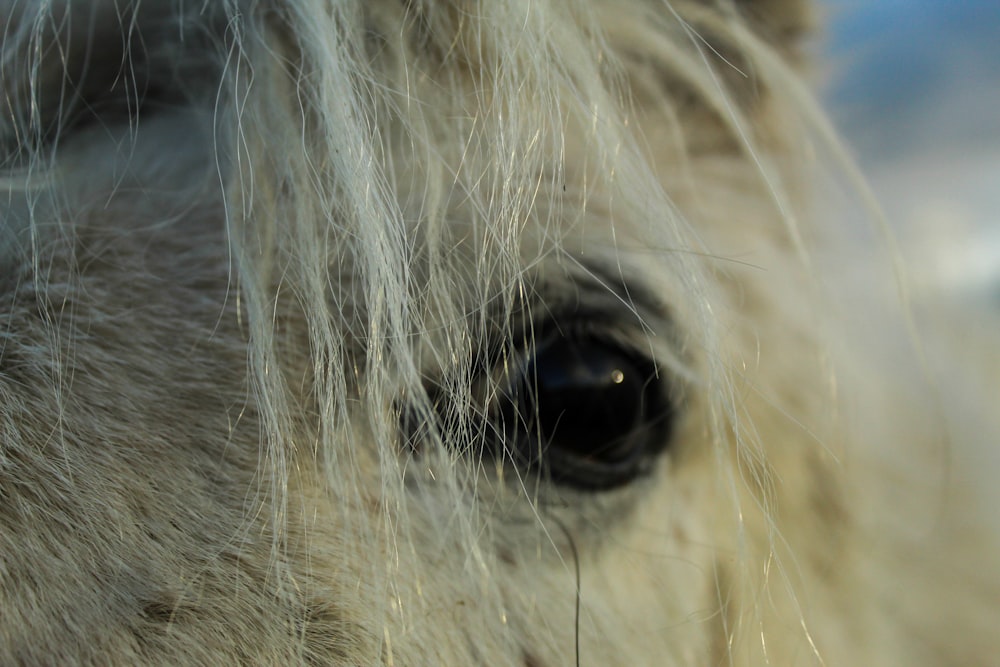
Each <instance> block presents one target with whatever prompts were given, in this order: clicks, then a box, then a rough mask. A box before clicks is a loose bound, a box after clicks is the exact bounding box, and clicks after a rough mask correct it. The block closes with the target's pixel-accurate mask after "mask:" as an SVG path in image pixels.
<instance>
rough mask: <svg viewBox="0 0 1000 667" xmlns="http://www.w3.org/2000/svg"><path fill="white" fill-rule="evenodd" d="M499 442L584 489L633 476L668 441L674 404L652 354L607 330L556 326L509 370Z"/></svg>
mask: <svg viewBox="0 0 1000 667" xmlns="http://www.w3.org/2000/svg"><path fill="white" fill-rule="evenodd" d="M508 380H509V384H508V387H507V390H506V393H505V395H504V396H503V398H502V399H501V400H500V406H499V410H498V414H497V420H498V422H499V423H497V424H496V432H497V433H498V434H500V438H501V440H502V442H498V443H497V445H498V447H500V448H502V451H503V452H504V453H505V454H506V455H508V456H510V457H512V458H513V459H514V462H515V463H516V464H517V465H518V466H519V467H522V468H527V469H529V470H531V469H534V470H540V471H541V472H542V473H543V474H544V475H546V476H547V477H549V478H551V479H552V480H553V481H555V482H557V483H560V484H565V485H568V486H572V487H576V488H580V489H592V490H598V489H609V488H613V487H616V486H620V485H622V484H625V483H627V482H630V481H632V480H633V479H634V478H636V477H638V476H639V475H640V474H642V473H643V472H645V471H646V470H647V469H648V468H649V467H650V465H651V463H652V461H653V458H654V456H655V454H657V453H659V452H660V451H661V450H662V449H663V448H664V447H665V446H666V445H667V442H668V439H669V436H670V431H671V430H672V422H673V418H674V408H673V406H672V405H671V404H670V402H669V401H668V400H667V397H666V396H665V395H664V391H663V386H662V382H661V380H660V379H659V378H658V377H657V373H656V368H655V365H654V363H653V361H652V360H651V359H649V358H648V357H647V356H645V355H643V354H640V353H638V352H637V351H636V350H634V349H631V348H630V347H628V346H626V345H623V344H621V343H619V342H617V341H615V340H613V339H611V338H610V337H602V336H601V335H600V334H599V333H592V332H588V331H573V330H568V331H553V332H550V333H548V334H547V335H543V336H542V337H540V338H538V339H537V340H536V341H535V343H534V345H531V346H529V347H528V348H527V350H526V351H525V353H524V355H523V357H522V358H521V360H520V363H517V364H515V365H514V366H513V367H512V368H511V370H510V371H509V372H508Z"/></svg>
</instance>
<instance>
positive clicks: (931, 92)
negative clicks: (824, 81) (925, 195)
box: [826, 0, 1000, 159]
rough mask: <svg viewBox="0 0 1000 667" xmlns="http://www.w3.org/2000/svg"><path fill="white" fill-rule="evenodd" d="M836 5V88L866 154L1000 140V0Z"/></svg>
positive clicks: (877, 0)
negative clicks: (920, 146)
mask: <svg viewBox="0 0 1000 667" xmlns="http://www.w3.org/2000/svg"><path fill="white" fill-rule="evenodd" d="M826 5H827V6H828V7H829V12H828V13H829V16H830V18H831V19H832V22H830V24H829V26H828V33H827V43H826V47H827V49H828V50H829V51H830V52H831V53H832V54H833V56H834V62H835V63H836V64H837V67H836V76H835V77H834V82H833V84H832V86H831V88H830V90H829V91H828V97H829V99H830V100H831V102H832V103H833V108H834V115H835V117H836V118H837V119H838V120H839V121H840V122H841V124H842V126H844V127H845V129H846V130H847V131H848V133H850V134H852V135H853V136H854V138H855V142H856V143H859V144H860V145H859V146H858V148H859V150H860V151H861V153H862V155H863V156H865V157H868V158H872V159H874V158H878V157H881V156H882V154H885V155H886V156H895V155H896V154H899V153H901V152H905V151H907V150H910V148H911V147H912V146H913V145H914V144H917V145H921V144H927V145H929V146H930V145H933V146H934V147H935V148H943V147H944V146H946V145H949V144H950V145H956V144H966V145H979V144H981V143H982V142H986V143H988V144H990V145H991V146H1000V0H826ZM946 119H950V122H945V120H946Z"/></svg>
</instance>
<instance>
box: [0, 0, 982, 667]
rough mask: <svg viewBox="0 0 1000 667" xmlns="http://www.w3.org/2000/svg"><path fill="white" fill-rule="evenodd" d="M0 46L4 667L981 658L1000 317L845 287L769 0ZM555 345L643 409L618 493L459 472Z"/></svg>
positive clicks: (419, 11)
mask: <svg viewBox="0 0 1000 667" xmlns="http://www.w3.org/2000/svg"><path fill="white" fill-rule="evenodd" d="M126 5H127V6H126ZM0 15H4V16H8V17H9V18H8V23H7V25H6V28H5V31H4V36H3V52H2V58H3V60H2V63H0V76H2V80H0V83H2V91H3V97H2V103H3V110H2V113H0V142H2V149H3V156H4V162H3V166H2V171H0V182H2V187H3V188H4V190H5V193H6V194H5V198H4V201H3V203H2V205H0V206H2V208H0V211H2V212H3V218H2V223H0V225H2V230H3V236H2V237H0V265H2V267H3V273H2V279H0V332H2V333H0V434H2V435H0V438H2V439H0V554H3V556H2V559H0V663H2V664H26V665H32V664H94V665H97V664H101V665H103V664H122V665H131V664H164V665H177V664H278V663H286V664H300V663H301V664H306V663H307V664H332V665H348V664H365V665H367V664H384V665H431V664H445V665H472V664H481V665H522V666H525V667H535V666H541V665H572V664H579V665H630V666H631V665H664V664H666V665H672V666H681V665H691V666H695V665H697V666H704V665H880V666H881V665H959V664H961V665H988V664H992V663H993V661H995V660H996V656H997V655H998V654H1000V653H998V651H1000V645H998V643H997V639H996V633H995V632H994V629H995V628H996V627H998V624H1000V577H998V576H997V575H996V573H995V571H994V570H995V565H996V563H997V557H998V555H1000V549H998V541H997V524H996V521H995V519H991V514H992V506H991V504H990V502H989V498H990V496H989V495H987V494H988V493H989V491H988V487H989V485H990V484H991V474H990V473H991V472H995V471H996V469H997V468H996V459H997V455H996V451H995V447H996V442H997V435H998V434H1000V424H998V423H997V421H998V418H997V416H996V415H995V414H993V412H994V410H993V405H994V404H995V398H994V397H995V395H996V394H995V392H996V388H997V382H996V379H997V369H998V367H1000V363H998V361H997V356H996V352H995V350H996V349H997V348H996V336H995V335H994V334H993V333H992V332H995V331H996V328H995V327H993V326H992V324H984V325H983V326H982V327H981V329H977V331H981V332H982V333H981V340H980V341H978V342H977V343H975V344H972V343H970V342H968V340H962V338H960V337H959V336H958V334H956V333H955V331H952V330H950V329H952V328H953V327H948V326H939V325H940V323H941V322H942V318H941V316H939V315H937V312H939V311H936V310H932V309H931V308H930V306H928V307H927V308H926V309H925V308H924V307H923V304H916V305H915V304H913V303H910V302H909V301H908V300H907V299H905V298H904V299H903V301H904V302H903V303H902V304H901V305H897V306H893V305H891V302H892V300H893V299H894V298H895V295H896V291H893V290H887V291H888V292H891V293H892V294H893V298H890V299H882V300H880V297H879V295H880V294H882V293H883V287H884V286H882V285H877V286H876V285H871V286H868V287H869V288H870V289H869V290H868V291H869V292H870V293H869V294H867V295H863V296H864V298H857V297H856V296H854V295H851V294H849V293H847V292H846V290H845V289H844V284H845V283H844V282H842V281H839V280H838V278H839V275H840V273H839V272H840V270H841V267H842V266H843V265H844V264H845V263H847V262H850V261H851V256H850V254H849V251H848V250H845V246H844V244H842V243H839V242H838V241H837V229H836V225H833V226H832V228H826V227H824V226H823V225H820V224H815V223H813V222H812V221H813V220H829V219H830V218H831V216H830V215H828V214H827V213H825V212H817V211H815V210H812V209H811V207H810V204H809V202H810V201H812V200H813V196H814V194H815V190H816V189H820V190H821V191H822V190H823V188H824V187H825V185H824V184H825V183H827V182H834V181H836V180H837V179H838V178H840V179H841V180H843V179H842V178H841V177H843V176H846V177H847V180H850V179H852V178H854V176H853V174H854V171H853V170H852V168H851V166H850V165H849V163H848V161H847V160H846V158H844V157H843V152H842V148H841V147H840V146H839V144H838V143H837V141H836V139H835V138H834V137H833V135H832V133H831V132H830V130H829V129H828V127H827V125H826V123H825V121H824V120H823V117H822V115H821V113H820V112H819V111H818V110H816V109H815V107H814V105H813V102H812V101H811V98H810V96H809V93H808V89H807V87H805V86H804V85H803V84H802V83H801V81H800V77H801V70H802V68H803V63H802V62H801V60H802V56H801V54H800V50H799V46H800V44H799V42H800V40H801V39H802V37H803V36H804V35H805V34H807V33H808V30H809V28H810V13H809V11H808V8H807V7H805V5H804V3H801V2H798V1H796V0H743V1H741V2H731V1H728V0H718V1H717V2H706V1H694V0H690V1H688V0H676V1H674V2H669V3H668V2H660V1H659V0H625V1H620V0H592V1H590V2H587V3H579V2H570V1H568V0H567V1H563V0H532V1H529V0H490V1H489V2H486V1H481V2H474V1H472V0H452V1H450V2H437V1H431V0H412V1H408V2H403V1H401V0H368V1H366V2H362V1H360V0H358V1H353V2H352V1H349V0H341V1H337V2H330V1H320V0H286V1H284V2H272V1H270V0H260V1H258V2H254V1H251V0H226V1H224V2H218V3H215V2H212V3H209V2H205V3H194V2H183V1H181V0H175V1H172V2H171V1H168V0H156V1H154V0H144V1H143V2H135V3H122V2H114V1H112V0H92V1H90V2H86V1H84V0H60V1H58V2H38V3H30V2H27V1H25V0H5V1H4V2H0ZM862 189H863V186H860V185H857V184H855V185H852V186H851V187H850V191H851V192H852V193H855V194H857V193H859V192H860V193H861V194H860V195H858V197H859V198H860V199H862V200H863V199H864V195H863V192H862ZM872 227H873V228H874V229H875V230H876V231H877V230H878V229H879V226H878V224H877V222H875V223H872ZM874 243H877V244H882V245H883V246H884V247H886V248H887V249H888V254H889V255H890V256H892V255H893V251H892V249H891V242H890V241H887V240H886V239H885V238H884V237H878V235H876V239H875V241H874ZM893 281H895V282H896V283H897V284H905V271H904V270H897V271H895V272H894V273H893V272H889V273H888V276H887V279H886V284H887V285H891V284H892V283H893ZM887 303H889V305H887ZM581 312H587V313H588V318H587V322H583V323H581V322H576V323H575V324H573V325H572V326H586V327H593V328H594V329H595V330H599V332H600V335H601V336H602V337H603V338H604V339H608V340H613V341H614V344H615V345H621V346H623V347H624V348H627V349H630V350H633V351H634V352H635V353H636V354H640V355H643V356H644V357H649V358H650V359H651V360H652V362H654V363H655V365H656V368H657V375H658V378H659V380H658V381H660V382H662V383H663V386H664V388H665V389H664V391H666V392H668V393H669V394H670V397H671V400H672V401H674V402H675V404H676V405H677V406H678V410H677V415H676V422H675V424H674V429H673V433H672V435H671V436H670V442H669V444H668V445H667V446H666V448H665V450H664V451H663V452H662V453H661V454H660V455H659V456H658V457H657V459H656V463H655V466H654V468H653V470H652V471H651V472H650V474H648V475H641V476H640V477H639V478H637V479H635V480H633V481H631V482H630V483H627V484H624V485H622V486H620V487H616V488H614V489H611V490H601V491H593V490H580V489H575V488H573V487H572V486H569V485H566V484H558V483H556V482H554V481H552V480H549V479H546V477H545V476H544V475H541V476H540V475H539V474H538V473H537V471H535V470H530V469H529V470H524V469H521V468H518V467H517V466H515V465H512V464H511V463H510V462H509V461H508V462H506V463H505V462H504V461H500V460H495V459H494V457H492V456H484V455H483V454H482V450H481V446H482V444H483V442H484V438H486V437H487V434H486V431H488V427H489V425H490V422H489V420H488V419H487V420H485V421H484V417H483V415H484V414H486V413H488V412H489V411H490V405H491V402H492V401H495V400H496V395H497V394H498V393H502V392H503V391H504V387H505V386H506V385H505V383H506V382H507V380H506V379H505V378H506V377H507V373H509V372H510V371H509V370H507V371H505V370H504V368H503V362H501V361H497V360H495V359H494V360H493V361H491V362H490V363H486V364H484V361H483V359H484V356H485V350H487V349H495V348H498V349H503V350H505V354H506V355H507V356H506V357H503V356H502V355H501V357H502V359H506V363H515V362H514V361H513V359H514V358H516V357H517V356H518V354H520V353H522V352H524V349H523V348H524V347H530V346H531V345H532V340H533V334H532V328H533V327H539V330H540V328H542V327H545V326H550V325H548V324H546V321H547V319H548V318H559V317H563V318H570V319H572V318H578V319H579V318H580V317H581V316H580V315H578V314H574V313H581ZM948 319H949V320H950V321H951V322H960V321H961V320H959V316H957V315H949V317H948ZM591 320H592V321H593V322H591ZM567 326H569V325H567ZM971 326H972V325H966V326H958V327H954V328H955V329H957V330H958V332H959V333H962V332H963V331H964V333H965V335H966V338H968V335H969V331H970V330H971V329H970V327H971ZM588 331H589V329H588ZM976 335H979V334H976ZM522 339H523V340H524V342H523V343H519V342H518V341H521V340H522ZM956 340H957V341H958V343H957V345H956ZM519 345H520V346H521V347H520V348H518V346H519ZM512 346H513V347H512ZM953 350H958V351H960V352H961V354H959V353H956V352H954V351H953ZM984 471H988V472H985V473H984ZM994 497H995V494H994Z"/></svg>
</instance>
